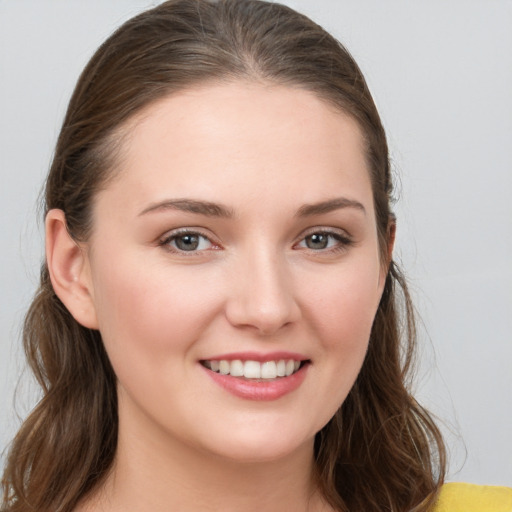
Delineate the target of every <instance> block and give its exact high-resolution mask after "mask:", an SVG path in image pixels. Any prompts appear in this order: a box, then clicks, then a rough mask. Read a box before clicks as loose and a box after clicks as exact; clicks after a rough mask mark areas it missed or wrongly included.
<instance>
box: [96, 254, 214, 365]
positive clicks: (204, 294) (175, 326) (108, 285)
mask: <svg viewBox="0 0 512 512" xmlns="http://www.w3.org/2000/svg"><path fill="white" fill-rule="evenodd" d="M98 260H99V258H98ZM103 261H104V260H103ZM189 269H190V271H189V272H187V271H185V272H183V271H180V272H176V271H174V272H173V271H172V267H170V266H169V265H163V266H158V265H156V264H153V265H152V266H151V265H148V264H147V263H146V264H144V262H142V261H140V260H139V259H138V258H137V259H135V258H133V259H132V260H130V259H127V260H125V261H118V262H117V264H116V265H115V266H114V265H104V266H103V267H100V266H97V267H96V274H95V276H94V283H95V284H94V289H95V296H94V302H95V306H96V310H97V315H98V321H99V329H100V332H101V334H102V338H103V341H104V344H105V347H106V349H107V352H108V353H109V356H110V357H111V359H112V363H113V364H114V365H115V364H116V361H117V360H123V361H124V360H125V359H128V357H129V356H130V358H131V359H132V360H134V361H137V360H139V361H145V362H146V363H147V364H148V366H150V365H156V366H157V367H158V366H161V365H162V364H164V358H163V356H164V355H165V354H169V352H170V353H172V352H176V353H178V352H180V353H183V352H184V351H185V352H186V351H187V350H188V349H189V348H190V347H191V346H192V345H193V342H194V341H195V340H196V339H197V337H198V336H199V334H200V332H201V331H202V329H203V327H204V326H205V325H207V324H208V323H209V322H210V321H211V318H212V317H213V316H214V315H215V314H216V311H217V309H218V307H217V303H216V301H217V296H216V294H215V289H214V287H213V285H210V283H212V279H210V280H208V279H205V278H204V276H202V273H201V271H197V269H195V272H193V271H192V266H191V267H189ZM210 277H211V276H210Z"/></svg>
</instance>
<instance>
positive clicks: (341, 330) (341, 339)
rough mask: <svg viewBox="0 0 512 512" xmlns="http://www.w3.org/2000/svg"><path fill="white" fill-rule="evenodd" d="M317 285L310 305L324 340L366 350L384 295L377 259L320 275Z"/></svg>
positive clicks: (343, 346)
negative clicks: (380, 283)
mask: <svg viewBox="0 0 512 512" xmlns="http://www.w3.org/2000/svg"><path fill="white" fill-rule="evenodd" d="M316 285H317V286H315V289H314V291H313V292H312V293H310V294H309V296H308V302H309V304H310V306H309V307H308V309H309V310H310V311H311V312H312V316H313V319H312V321H313V323H314V328H315V330H316V331H317V332H318V333H320V334H321V336H320V337H321V340H322V341H323V343H324V344H326V345H328V346H331V348H333V349H336V348H339V349H340V350H348V349H350V348H353V349H354V350H357V349H358V347H363V349H364V350H366V345H367V342H368V339H369V336H370V331H371V327H372V324H373V320H374V317H375V313H376V311H377V307H378V304H379V301H380V296H381V289H380V286H379V268H378V266H377V265H376V264H375V262H374V261H373V264H369V265H359V264H358V265H347V266H346V267H344V268H342V269H336V271H334V272H333V273H332V274H326V275H325V276H324V278H323V279H322V281H319V280H318V278H317V282H316Z"/></svg>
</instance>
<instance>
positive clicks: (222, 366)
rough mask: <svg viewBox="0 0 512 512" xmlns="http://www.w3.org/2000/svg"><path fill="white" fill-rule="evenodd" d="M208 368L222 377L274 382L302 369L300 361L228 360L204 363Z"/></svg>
mask: <svg viewBox="0 0 512 512" xmlns="http://www.w3.org/2000/svg"><path fill="white" fill-rule="evenodd" d="M203 365H204V366H206V368H209V369H210V370H212V371H214V372H217V373H220V374H222V375H231V376H232V377H245V378H246V379H260V380H265V379H268V380H272V379H276V378H278V377H289V376H290V375H292V374H293V373H295V372H296V371H297V370H298V369H299V368H300V361H295V360H293V359H287V360H285V359H279V360H278V361H265V362H264V363H260V362H259V361H241V360H240V359H234V360H233V361H228V360H226V359H221V360H212V361H204V363H203Z"/></svg>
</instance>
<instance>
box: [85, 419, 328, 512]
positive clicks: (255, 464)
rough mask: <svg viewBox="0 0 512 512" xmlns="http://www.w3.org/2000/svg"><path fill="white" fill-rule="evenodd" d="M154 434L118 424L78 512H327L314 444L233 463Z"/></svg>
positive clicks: (227, 459) (231, 460)
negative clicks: (97, 484)
mask: <svg viewBox="0 0 512 512" xmlns="http://www.w3.org/2000/svg"><path fill="white" fill-rule="evenodd" d="M153 434H154V435H151V436H141V435H140V432H134V431H131V432H130V431H128V430H127V429H123V428H122V424H120V429H119V439H118V447H117V453H116V459H115V462H114V466H113V468H112V471H111V472H110V474H109V476H108V477H107V479H106V481H105V483H104V484H103V486H102V487H101V489H99V490H98V491H97V492H96V493H95V494H94V495H92V497H91V499H89V500H88V502H87V504H86V505H85V504H84V506H83V507H82V508H79V509H78V510H84V511H88V512H89V511H91V512H92V511H96V510H102V511H103V510H105V511H110V512H117V511H121V510H123V511H124V510H137V511H139V512H144V511H146V510H147V511H151V512H169V511H174V510H183V511H187V512H196V511H197V512H199V511H201V512H206V511H218V510H222V511H223V512H256V511H260V510H265V511H266V512H278V511H279V512H282V511H283V510H293V511H296V512H319V511H324V510H328V508H327V507H326V506H325V504H324V502H323V500H322V498H321V497H320V495H319V493H318V491H317V489H316V485H315V484H314V476H313V442H311V443H308V444H307V445H304V446H301V447H299V448H298V449H297V450H296V451H294V452H293V453H291V454H288V455H287V456H285V457H281V458H277V459H275V460H266V461H238V460H233V459H229V458H225V457H222V456H220V455H216V454H211V453H206V452H204V451H201V450H198V449H196V448H194V447H190V446H188V445H187V444H185V443H182V442H179V441H176V440H175V439H173V438H169V436H166V435H165V434H164V433H162V432H160V433H153ZM324 507H325V508H324Z"/></svg>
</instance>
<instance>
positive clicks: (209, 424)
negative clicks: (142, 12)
mask: <svg viewBox="0 0 512 512" xmlns="http://www.w3.org/2000/svg"><path fill="white" fill-rule="evenodd" d="M126 130H127V137H126V139H125V142H124V147H123V152H122V154H123V156H122V158H121V160H120V169H121V170H120V171H119V174H118V175H117V176H116V177H115V178H114V180H113V181H111V182H110V183H109V184H108V185H107V187H106V188H105V189H104V190H102V191H100V192H99V193H98V195H97V198H96V202H95V206H94V214H93V215H94V218H93V222H94V229H93V234H92V236H91V239H90V241H89V244H90V246H89V251H88V256H87V257H88V266H89V279H90V281H89V287H90V293H91V298H92V301H93V304H94V308H95V311H96V316H97V325H98V328H99V330H100V332H101V335H102V337H103V340H104V343H105V347H106V350H107V352H108V355H109V357H110V360H111V362H112V365H113V367H114V370H115V372H116V375H117V378H118V395H119V415H120V435H121V436H123V435H125V436H126V437H127V438H130V436H131V437H132V438H136V437H138V438H139V439H150V440H151V443H153V444H156V445H159V444H160V445H161V446H172V445H174V446H178V445H179V446H181V447H187V449H198V450H200V451H201V452H202V453H210V454H216V455H220V456H224V457H228V458H233V459H237V460H246V461H248V460H272V459H276V458H279V457H283V456H285V455H287V454H291V453H293V452H296V451H297V450H300V449H307V450H310V449H311V447H312V443H313V438H314V435H315V433H316V432H318V431H319V430H320V429H321V428H322V427H323V426H324V425H325V424H326V423H327V421H328V420H329V419H330V418H331V417H332V416H333V414H334V413H335V411H336V410H337V409H338V407H339V406H340V404H341V403H342V402H343V401H344V399H345V397H346V396H347V394H348V392H349V390H350V388H351V387H352V385H353V383H354V381H355V379H356V376H357V374H358V372H359V370H360V367H361V365H362V363H363V359H364V357H365V353H366V349H367V344H368V338H369V335H370V329H371V325H372V322H373V318H374V315H375V312H376V310H377V306H378V303H379V300H380V296H381V293H382V289H383V285H384V277H385V276H384V274H385V271H384V270H383V268H382V265H381V262H380V261H379V247H378V243H377V230H376V223H375V213H374V206H373V200H372V190H371V185H370V180H369V176H368V171H367V168H366V164H365V158H364V152H363V141H362V137H361V134H360V131H359V129H358V126H357V124H356V123H355V122H354V121H353V120H352V119H351V118H350V117H347V116H345V115H343V114H340V113H339V112H336V111H334V110H333V108H332V107H330V106H329V105H328V104H326V103H324V102H323V101H321V100H319V99H318V98H317V97H316V96H315V95H313V94H312V93H309V92H306V91H303V90H300V89H293V88H287V87H278V86H266V85H261V84H248V83H243V82H240V83H233V84H228V85H226V84H223V85H212V86H205V87H203V88H197V89H191V90H188V91H184V92H181V93H179V94H175V95H173V96H170V97H167V98H166V99H164V100H161V101H159V102H158V103H156V104H154V105H152V106H150V107H149V108H148V109H146V110H145V111H144V112H143V113H142V114H140V115H138V116H137V118H136V119H135V120H132V121H131V122H130V123H129V126H127V127H126ZM297 367H299V368H298V369H297ZM292 372H293V373H292ZM290 373H291V374H290ZM283 374H284V376H283Z"/></svg>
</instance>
